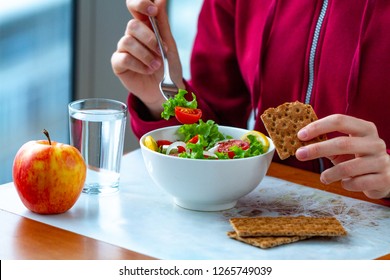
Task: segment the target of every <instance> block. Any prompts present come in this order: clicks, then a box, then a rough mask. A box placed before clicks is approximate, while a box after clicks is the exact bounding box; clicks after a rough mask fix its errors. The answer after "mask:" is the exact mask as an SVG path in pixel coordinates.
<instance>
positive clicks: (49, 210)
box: [13, 130, 87, 214]
mask: <svg viewBox="0 0 390 280" xmlns="http://www.w3.org/2000/svg"><path fill="white" fill-rule="evenodd" d="M43 132H44V133H45V135H46V136H47V138H48V140H38V141H30V142H27V143H25V144H24V145H23V146H22V147H21V148H20V149H19V151H18V152H17V153H16V155H15V159H14V164H13V180H14V184H15V187H16V190H17V192H18V194H19V197H20V199H21V200H22V202H23V204H24V205H25V206H26V207H27V208H28V209H29V210H31V211H33V212H35V213H39V214H59V213H63V212H66V211H68V210H69V209H70V208H71V207H72V206H73V205H74V204H75V203H76V201H77V199H78V198H79V196H80V194H81V191H82V189H83V185H84V182H85V177H86V172H87V171H86V165H85V162H84V159H83V157H82V156H81V154H80V152H79V150H77V149H76V148H75V147H73V146H70V145H67V144H62V143H57V142H54V141H51V140H50V137H49V134H48V133H47V131H46V130H44V131H43Z"/></svg>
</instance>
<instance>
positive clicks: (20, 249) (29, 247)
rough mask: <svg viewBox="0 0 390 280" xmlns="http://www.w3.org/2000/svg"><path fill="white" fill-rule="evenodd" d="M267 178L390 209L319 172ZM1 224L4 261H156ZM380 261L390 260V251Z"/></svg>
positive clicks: (274, 172) (3, 217) (21, 223)
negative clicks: (324, 179) (327, 182)
mask: <svg viewBox="0 0 390 280" xmlns="http://www.w3.org/2000/svg"><path fill="white" fill-rule="evenodd" d="M267 175H268V176H273V177H277V178H281V179H284V180H287V181H291V182H294V183H297V184H300V185H305V186H309V187H312V188H317V189H321V190H325V191H328V192H333V193H337V194H341V195H344V196H349V197H353V198H355V199H361V200H365V201H369V202H373V203H376V204H380V205H384V206H389V207H390V200H372V199H369V198H367V197H365V196H364V195H363V194H361V193H353V192H348V191H345V190H344V189H343V188H341V186H340V184H339V183H334V184H331V185H328V186H325V185H323V184H321V183H320V180H319V174H316V173H311V172H307V171H303V170H300V169H296V168H292V167H288V166H285V165H281V164H277V163H272V164H271V167H270V169H269V171H268V174H267ZM0 221H1V226H0V259H66V260H72V259H77V260H82V259H105V260H107V259H134V260H150V259H154V258H153V257H151V256H146V255H143V254H140V253H137V252H133V251H131V250H127V249H124V248H121V247H118V246H114V245H111V244H108V243H105V242H102V241H99V240H95V239H92V238H89V237H86V236H83V235H79V234H76V233H73V232H69V231H66V230H62V229H59V228H56V227H53V226H50V225H46V224H43V223H40V222H37V221H34V220H31V219H28V218H24V217H22V216H19V215H16V214H13V213H10V212H7V211H5V210H3V209H0ZM378 259H382V260H390V252H389V254H387V255H385V256H381V257H379V258H378Z"/></svg>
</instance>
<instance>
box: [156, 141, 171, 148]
mask: <svg viewBox="0 0 390 280" xmlns="http://www.w3.org/2000/svg"><path fill="white" fill-rule="evenodd" d="M156 142H157V146H158V147H161V146H164V145H166V146H169V145H171V144H172V141H169V140H157V141H156Z"/></svg>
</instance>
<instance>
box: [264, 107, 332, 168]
mask: <svg viewBox="0 0 390 280" xmlns="http://www.w3.org/2000/svg"><path fill="white" fill-rule="evenodd" d="M317 119H318V118H317V115H316V114H315V112H314V110H313V108H312V107H311V106H310V105H309V104H303V103H301V102H299V101H295V102H286V103H284V104H282V105H280V106H278V107H276V108H269V109H267V110H265V111H264V113H263V114H262V115H261V120H262V121H263V123H264V126H265V129H266V130H267V132H268V134H269V136H270V138H271V139H272V141H273V142H274V145H275V148H276V152H277V153H278V155H279V157H280V159H282V160H283V159H286V158H288V157H290V156H293V155H295V152H296V150H297V149H298V148H300V147H302V146H305V145H308V144H312V143H316V142H320V141H323V140H325V139H326V135H321V136H319V137H317V138H314V139H312V140H310V141H305V142H304V141H301V140H299V139H298V137H297V133H298V131H299V130H300V129H301V128H303V127H305V126H306V125H307V124H309V123H311V122H313V121H315V120H317Z"/></svg>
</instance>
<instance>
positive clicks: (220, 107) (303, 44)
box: [129, 0, 390, 172]
mask: <svg viewBox="0 0 390 280" xmlns="http://www.w3.org/2000/svg"><path fill="white" fill-rule="evenodd" d="M389 27H390V2H389V1H388V0H344V1H340V0H324V1H313V0H206V1H204V5H203V8H202V10H201V13H200V16H199V23H198V33H197V37H196V39H195V43H194V48H193V54H192V60H191V81H189V82H188V84H187V85H188V90H190V91H193V92H194V93H195V94H196V96H197V99H198V104H199V107H200V108H201V109H202V111H203V117H202V119H204V120H207V119H212V120H214V121H216V123H218V124H220V125H231V126H237V127H246V126H247V120H248V118H249V116H250V113H251V112H255V117H254V121H255V126H254V129H256V130H259V131H262V132H264V133H265V129H264V127H263V124H262V122H261V120H260V118H259V116H260V115H261V113H262V112H263V111H264V110H266V109H267V108H269V107H276V106H278V105H280V104H282V103H284V102H290V101H295V100H299V101H301V102H305V103H310V104H311V105H312V106H313V108H314V110H315V111H316V113H317V115H318V117H319V118H322V117H324V116H327V115H330V114H335V113H341V114H347V115H352V116H355V117H358V118H362V119H365V120H368V121H372V122H374V123H375V124H376V126H377V128H378V130H379V136H380V137H381V138H382V139H384V140H385V142H386V144H387V148H388V152H389V153H390V129H389V128H387V126H388V123H387V122H388V121H390V107H389V105H390V32H389ZM129 110H130V115H131V125H132V128H133V131H134V133H135V135H136V136H138V137H140V136H141V135H142V134H144V133H145V132H147V131H149V130H151V129H155V128H158V127H163V126H168V125H172V124H176V123H175V120H174V119H172V120H170V121H168V122H167V121H165V120H161V121H150V118H149V117H148V114H147V110H146V108H145V107H144V106H143V104H142V103H141V102H140V101H139V100H138V99H137V98H135V97H134V96H133V95H131V94H130V95H129ZM332 136H333V135H330V137H332ZM328 137H329V135H328ZM275 160H278V158H277V156H276V157H275ZM283 163H285V164H289V165H293V166H296V167H300V168H304V169H307V170H312V171H317V172H318V171H320V167H319V161H318V160H314V161H311V162H299V161H297V160H296V159H295V158H294V157H293V158H290V159H288V160H285V161H283ZM325 164H326V166H329V165H330V163H329V162H326V163H325Z"/></svg>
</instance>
